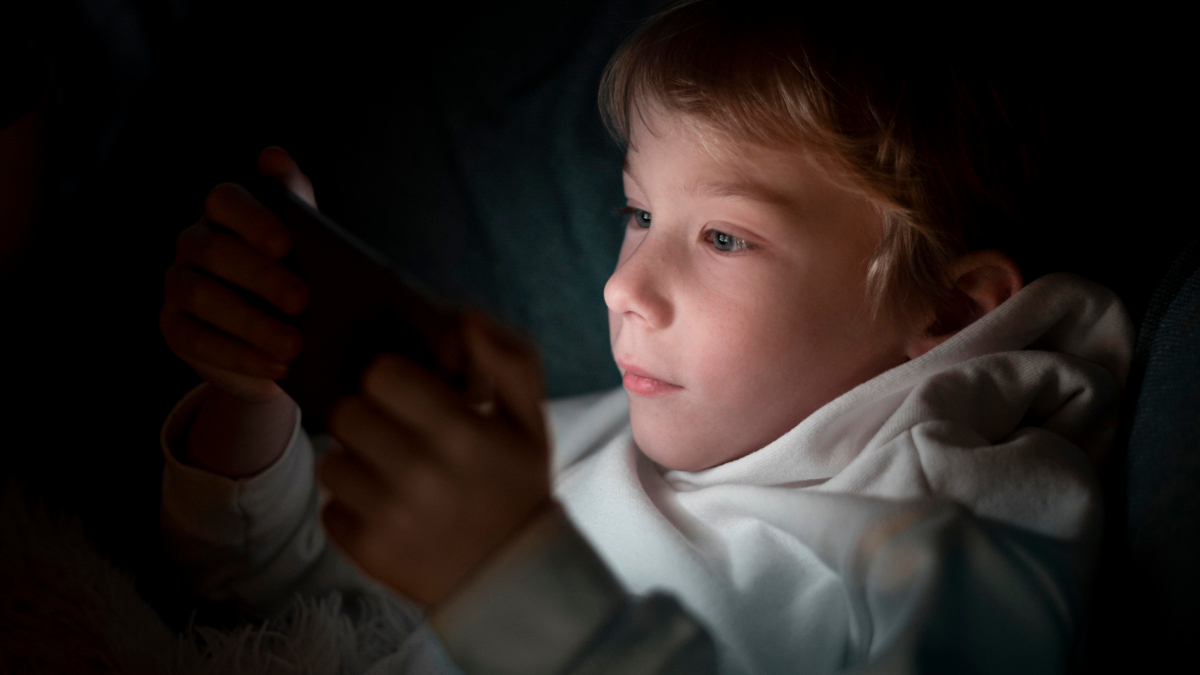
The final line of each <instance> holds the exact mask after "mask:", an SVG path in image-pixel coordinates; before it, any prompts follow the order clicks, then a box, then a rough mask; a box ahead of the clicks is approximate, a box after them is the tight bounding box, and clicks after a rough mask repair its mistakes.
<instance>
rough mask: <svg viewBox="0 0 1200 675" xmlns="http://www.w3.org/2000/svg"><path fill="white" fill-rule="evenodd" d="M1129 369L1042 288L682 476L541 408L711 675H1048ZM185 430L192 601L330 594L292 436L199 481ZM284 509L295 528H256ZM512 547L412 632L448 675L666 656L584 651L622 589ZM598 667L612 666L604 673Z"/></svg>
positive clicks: (672, 644)
mask: <svg viewBox="0 0 1200 675" xmlns="http://www.w3.org/2000/svg"><path fill="white" fill-rule="evenodd" d="M1131 346H1132V327H1131V324H1130V321H1129V319H1128V316H1127V315H1126V313H1125V310H1124V308H1123V307H1122V305H1121V303H1120V301H1119V300H1118V298H1117V297H1116V296H1115V295H1114V294H1113V293H1112V292H1111V291H1109V290H1107V289H1105V288H1103V287H1101V286H1099V285H1097V284H1094V283H1091V282H1088V281H1086V280H1083V279H1080V278H1079V277H1074V276H1071V275H1066V274H1055V275H1048V276H1046V277H1043V278H1041V279H1038V280H1037V281H1035V282H1033V283H1031V284H1030V285H1029V286H1028V287H1026V288H1025V289H1023V290H1022V291H1020V292H1019V293H1017V294H1016V295H1014V296H1013V297H1012V298H1010V299H1009V300H1007V301H1006V302H1004V303H1003V304H1002V305H1000V306H999V307H998V308H997V309H996V310H994V311H992V312H991V313H989V314H987V315H985V316H984V317H982V318H981V319H980V320H978V321H976V322H975V323H974V324H972V325H970V326H968V327H967V328H966V329H964V330H963V331H961V332H960V333H959V334H957V335H956V336H954V337H953V338H951V339H949V340H947V341H946V342H945V343H943V344H941V345H940V346H938V347H937V348H935V349H933V350H931V351H930V352H928V353H927V354H925V355H923V356H921V357H920V358H917V359H914V360H912V361H909V362H907V363H905V364H903V365H901V366H899V367H896V368H893V369H892V370H889V371H887V372H885V373H883V374H881V375H879V376H877V377H875V378H873V379H872V380H870V381H868V382H865V383H863V384H862V385H860V386H858V387H856V388H854V389H853V390H851V391H849V392H847V393H846V394H843V395H842V396H840V397H838V398H837V399H835V400H834V401H831V402H830V403H828V404H827V405H825V406H824V407H822V408H821V409H820V410H818V411H817V412H815V413H814V414H813V415H811V416H810V417H808V418H807V419H805V420H804V421H803V422H801V423H800V424H799V425H798V426H796V427H795V428H793V429H792V430H791V431H789V432H787V433H786V434H784V435H783V436H781V437H780V438H778V439H776V440H775V441H774V442H772V443H771V444H769V445H767V446H766V447H764V448H762V449H760V450H758V451H756V452H753V453H751V454H749V455H747V456H745V457H742V458H740V459H737V460H734V461H731V462H728V463H726V464H723V465H720V466H717V467H714V468H712V469H708V470H705V471H700V472H682V471H666V470H664V469H662V468H661V467H659V466H657V465H655V464H654V463H653V462H652V461H651V460H649V459H648V458H647V457H646V456H645V455H643V454H642V453H641V452H640V451H638V449H637V447H636V445H635V444H634V442H633V439H632V433H631V430H630V427H629V411H628V404H627V400H626V398H625V394H624V391H623V390H618V391H614V392H611V393H606V394H601V395H593V396H587V397H580V398H575V399H567V400H562V401H555V402H552V403H550V404H549V406H548V412H549V418H550V424H551V427H552V431H553V438H554V443H555V446H554V451H555V474H556V478H555V483H554V492H555V495H556V497H557V498H558V500H559V502H560V503H561V504H562V506H563V509H564V510H565V512H566V514H568V516H569V519H570V521H571V522H572V523H574V526H575V527H577V528H578V531H579V532H581V533H582V534H583V537H584V538H585V539H586V540H587V542H589V543H590V544H591V547H593V548H594V550H595V551H596V552H597V553H598V554H599V557H600V559H602V560H603V561H604V562H605V563H606V564H607V566H608V568H610V569H611V570H612V572H613V573H614V574H615V576H616V578H617V579H618V580H619V581H620V583H621V585H622V586H623V587H624V588H625V589H626V590H627V591H629V592H632V593H637V594H643V593H647V592H649V591H651V590H665V591H667V592H669V593H670V594H672V595H674V596H675V597H676V598H677V599H678V600H679V601H680V602H681V603H682V604H683V606H684V607H685V608H686V609H687V610H688V612H689V613H690V614H691V615H692V616H694V617H695V618H696V619H698V620H699V621H700V622H702V623H703V624H704V625H706V626H707V627H708V629H709V631H710V633H711V635H712V637H713V640H714V641H715V643H716V645H717V652H718V655H719V665H720V670H721V672H728V673H792V672H805V673H810V672H811V673H827V672H837V671H840V670H843V669H846V668H854V667H861V668H865V669H868V670H871V671H872V672H934V671H945V672H953V671H955V670H956V669H957V668H958V667H959V666H961V667H963V668H968V669H974V670H989V671H994V672H1018V671H1020V672H1061V671H1062V670H1063V668H1064V666H1065V665H1066V663H1067V662H1068V661H1069V658H1070V656H1071V654H1070V650H1071V649H1072V647H1073V645H1074V643H1075V640H1076V639H1077V637H1078V628H1079V621H1080V617H1081V616H1082V614H1083V611H1084V601H1085V598H1086V591H1087V589H1088V582H1089V575H1090V571H1091V567H1092V564H1093V561H1094V556H1095V552H1096V544H1097V543H1098V541H1097V538H1098V534H1099V530H1100V519H1101V508H1100V496H1099V488H1098V484H1097V480H1096V464H1097V463H1098V462H1099V461H1101V459H1102V456H1103V453H1104V451H1105V450H1106V449H1107V447H1108V446H1109V444H1110V443H1111V439H1112V433H1113V431H1114V429H1115V416H1116V403H1117V399H1118V395H1119V392H1120V390H1121V387H1122V385H1123V383H1124V378H1125V375H1126V372H1127V370H1128V364H1129V357H1130V352H1131ZM185 403H186V401H185ZM189 408H194V403H193V404H191V405H184V404H181V406H180V407H179V408H177V410H176V412H175V413H173V414H172V419H171V420H168V423H167V425H166V427H165V428H164V440H165V444H164V445H165V448H166V449H167V452H166V454H167V458H168V465H167V468H166V470H165V475H164V507H163V508H164V524H165V527H166V532H167V534H168V540H169V541H173V542H176V545H175V550H176V551H187V550H190V551H192V552H193V553H194V552H195V551H197V550H199V549H197V547H196V546H195V545H192V544H188V543H187V542H189V541H190V540H195V539H203V540H205V541H207V542H209V544H210V545H209V546H207V547H206V548H205V549H204V550H208V551H210V553H209V554H207V555H205V556H203V559H202V560H199V559H196V557H195V556H194V555H192V554H181V555H180V558H181V564H183V565H184V566H185V568H189V569H190V570H191V573H192V574H193V578H194V579H196V585H197V587H198V588H200V589H201V590H202V591H203V592H205V593H207V594H209V595H211V596H213V597H221V596H230V595H233V596H237V597H239V598H241V599H242V600H243V601H244V602H247V603H250V604H256V605H258V606H271V605H273V604H277V603H278V601H279V600H280V598H279V597H274V596H279V595H280V594H281V593H284V592H292V591H300V592H320V591H321V590H324V589H327V588H330V587H338V585H339V583H341V584H342V585H346V584H345V583H344V582H337V581H336V580H335V581H328V580H329V579H336V578H347V577H345V575H344V574H342V575H332V576H330V575H328V574H322V573H320V572H318V571H314V568H317V567H322V566H326V567H328V566H329V562H328V561H329V560H330V559H331V558H335V557H336V556H333V555H331V553H330V551H329V550H327V549H329V547H328V545H327V544H326V543H325V542H324V538H323V537H321V536H320V533H319V528H318V526H317V525H316V524H315V523H316V511H315V499H312V498H310V497H309V496H308V495H309V494H311V492H312V491H313V490H314V488H313V486H312V480H311V466H312V459H311V446H310V445H309V443H308V442H307V439H306V438H304V436H303V432H302V431H300V430H299V429H297V433H296V434H295V435H294V437H293V441H292V443H291V445H290V446H289V449H288V451H287V452H285V454H284V457H282V458H281V459H280V460H279V462H277V463H276V465H274V466H272V467H270V468H269V469H267V470H266V471H265V472H264V473H263V474H260V475H259V476H256V477H254V478H251V479H243V480H242V481H225V483H221V481H220V480H215V478H216V477H213V476H212V475H211V474H203V472H199V471H197V470H195V469H192V468H189V467H185V466H183V465H181V464H179V463H178V462H176V461H174V459H173V457H172V453H171V452H170V450H169V446H170V445H171V444H172V443H173V441H172V440H171V439H172V438H179V437H180V430H181V423H182V420H183V419H184V418H186V416H187V412H188V410H187V409H189ZM172 420H176V421H175V422H174V423H173V422H172ZM172 429H174V431H171V430H172ZM305 453H308V454H307V455H306V454H305ZM288 467H290V468H288ZM201 474H203V475H201ZM272 474H274V475H276V476H277V477H276V478H274V479H272V478H271V475H272ZM302 476H306V478H302ZM221 480H224V479H221ZM297 481H299V482H297ZM222 485H223V487H221V486H222ZM189 486H190V487H189ZM214 491H217V492H221V491H224V492H222V493H221V495H217V493H216V492H214ZM281 504H291V506H289V507H287V508H288V509H290V512H291V513H292V514H293V515H288V516H286V517H285V516H283V515H280V514H279V513H278V511H277V508H272V507H278V505H281ZM222 505H224V506H222ZM255 508H258V509H262V513H261V514H258V515H255V514H254V512H253V511H254V509H255ZM222 509H224V510H223V511H222ZM230 509H233V510H235V511H236V512H237V515H236V517H231V515H230V514H231V511H230ZM185 514H186V515H185ZM548 518H550V519H553V518H555V516H553V515H551V516H548ZM559 518H561V517H560V516H559ZM239 519H240V520H239ZM543 520H545V519H543ZM234 521H238V522H241V523H242V524H241V525H238V526H237V527H238V528H239V529H240V531H241V533H242V534H237V535H235V534H233V533H230V534H229V536H228V543H227V545H226V546H224V547H217V548H218V549H219V548H224V549H226V550H227V553H223V554H222V553H219V552H218V553H213V551H217V549H214V548H213V547H212V546H211V540H212V539H213V537H214V536H216V537H217V538H220V536H219V534H218V533H219V532H220V531H223V530H229V529H230V528H231V527H232V526H231V525H225V526H218V525H217V524H218V523H221V522H224V523H232V522H234ZM266 523H277V525H274V526H267V525H266ZM289 523H290V524H289ZM296 523H301V525H297V524H296ZM531 530H534V532H533V533H529V532H527V533H526V534H525V535H523V536H521V537H518V539H517V540H516V541H514V543H513V544H512V545H511V546H510V549H509V551H507V552H506V553H503V554H502V555H501V556H499V557H498V559H497V562H495V563H494V564H493V565H492V566H491V568H490V569H488V570H485V571H484V573H482V574H481V575H479V577H478V578H476V579H475V580H474V581H473V582H472V583H470V584H468V585H467V586H466V587H465V588H464V589H463V590H462V591H461V592H460V593H459V594H458V595H457V596H456V598H455V599H453V600H452V601H451V602H449V603H447V604H446V606H445V607H443V608H441V609H439V612H438V615H437V616H435V617H433V622H434V625H435V626H436V627H437V628H438V633H439V635H440V636H441V638H442V639H443V640H444V641H445V643H446V645H447V647H448V648H449V651H450V653H451V654H452V655H453V656H454V657H455V658H456V660H458V662H459V663H460V665H463V666H464V669H467V670H469V671H471V670H475V671H479V672H485V671H486V672H534V671H535V670H536V671H537V672H560V671H561V670H562V668H568V664H570V663H574V664H576V665H575V667H570V668H569V669H571V672H575V670H578V668H579V667H580V666H581V664H583V665H586V664H587V663H589V662H596V663H598V662H600V661H596V660H595V659H592V660H591V661H589V658H590V657H589V656H588V654H591V656H595V657H596V658H597V659H598V658H601V657H603V661H604V662H608V663H616V662H621V663H626V664H629V665H628V668H633V665H632V664H634V663H639V664H642V663H648V661H646V659H645V658H642V656H638V654H642V655H643V656H644V655H645V654H650V653H653V652H654V648H655V644H656V642H655V641H656V640H657V641H658V643H660V644H661V646H662V649H663V650H665V651H669V650H671V649H680V648H681V647H680V646H679V645H680V644H683V643H687V640H683V642H681V641H680V640H681V638H680V637H679V631H681V630H682V631H684V632H686V626H685V624H686V621H683V622H680V621H675V622H674V623H673V624H672V625H674V626H675V627H676V630H675V635H674V637H671V635H670V633H671V631H669V630H666V631H659V632H658V633H657V634H655V633H654V632H653V631H649V632H646V631H643V633H642V638H641V639H640V644H637V645H634V646H629V645H628V644H626V643H622V642H620V641H617V642H614V641H613V640H611V639H609V640H608V641H607V642H606V641H605V640H603V639H599V638H596V637H595V636H597V635H601V634H609V635H611V634H613V632H614V629H613V627H612V625H613V622H614V621H617V622H618V623H619V622H620V621H622V620H624V621H627V622H628V621H633V620H634V619H629V618H628V615H629V614H628V612H626V613H625V614H624V615H621V614H620V612H619V610H618V609H617V607H618V606H619V605H620V604H621V601H619V600H618V599H617V598H616V597H615V596H617V595H620V590H619V588H618V587H617V586H615V585H614V584H612V582H611V579H610V578H608V577H607V573H606V572H605V571H604V570H603V568H602V567H601V566H599V565H596V564H594V563H593V562H590V561H589V559H591V558H593V556H592V554H591V552H590V551H589V550H588V549H587V547H586V546H584V545H582V544H578V545H571V544H570V542H571V541H574V540H577V539H578V535H576V534H574V532H573V531H572V530H571V528H570V527H569V526H568V525H565V524H564V523H559V524H558V525H546V524H545V523H542V524H540V525H535V526H533V527H532V528H531ZM256 538H257V539H256ZM235 539H236V541H234V540H235ZM556 542H557V543H556ZM563 542H567V543H566V544H563ZM255 551H259V554H258V557H257V558H255V562H254V564H253V565H250V564H247V563H246V562H244V561H246V560H249V559H251V558H253V557H254V552H255ZM267 551H269V552H270V553H263V552H267ZM235 552H236V554H235ZM188 556H191V557H190V558H189V557H188ZM239 556H240V557H239ZM239 561H242V562H239ZM342 567H343V568H344V567H345V565H344V563H343V564H342ZM256 570H257V571H256ZM322 578H324V579H326V581H324V582H321V583H317V582H315V581H311V580H316V579H322ZM297 579H303V580H309V581H305V582H303V583H299V584H297V583H296V582H295V580H297ZM547 579H551V580H550V581H547ZM310 587H311V588H310ZM618 616H625V617H626V618H625V619H620V618H616V619H614V617H618ZM667 623H671V622H669V621H668V622H667ZM514 626H518V627H520V630H515V629H514V628H513V627H514ZM680 626H684V627H683V628H680ZM616 632H617V633H620V631H616ZM635 632H636V631H635ZM655 635H657V637H655ZM597 640H598V641H597ZM626 642H628V640H626ZM693 642H694V641H693ZM555 643H557V644H559V645H566V646H565V647H563V648H561V649H558V648H555V647H554V644H555ZM688 644H692V643H688ZM539 645H540V646H539ZM622 645H624V646H622ZM683 648H684V649H686V648H687V647H686V646H685V647H683ZM621 649H625V650H626V652H628V654H627V656H628V658H626V660H625V661H621V659H620V658H617V659H616V660H615V661H614V660H613V659H614V657H613V656H612V655H611V652H613V651H614V650H615V651H617V652H619V651H620V650H621ZM531 650H533V651H534V652H536V653H538V654H541V655H542V656H541V658H533V659H532V660H531V659H530V657H529V652H530V651H531ZM605 650H607V651H608V652H610V654H609V655H608V656H603V654H600V655H597V654H596V652H598V651H599V652H604V651H605ZM638 650H640V651H638ZM634 652H637V654H634ZM581 655H582V656H581ZM639 658H640V659H641V660H640V661H639V660H638V659H639ZM930 659H934V661H930ZM556 660H557V661H556ZM650 660H651V661H652V660H653V659H650ZM951 660H956V661H965V662H969V664H968V663H965V662H960V663H958V664H957V665H956V664H955V663H953V662H951ZM625 667H626V666H622V667H621V668H618V669H617V670H614V671H612V672H618V671H619V672H627V671H626V670H622V668H625ZM639 667H640V666H639ZM556 669H557V670H556ZM581 672H582V671H581ZM646 672H657V671H654V670H653V667H652V666H646Z"/></svg>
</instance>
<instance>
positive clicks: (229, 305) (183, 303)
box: [166, 265, 304, 362]
mask: <svg viewBox="0 0 1200 675" xmlns="http://www.w3.org/2000/svg"><path fill="white" fill-rule="evenodd" d="M166 287H167V294H168V296H169V302H171V303H172V304H174V305H176V306H177V307H178V308H179V309H181V310H182V311H184V312H187V313H188V314H191V315H192V316H194V317H195V318H197V319H199V320H201V321H203V322H204V323H207V324H209V325H211V326H213V327H215V328H217V329H218V330H221V331H223V332H225V333H227V334H229V335H230V336H232V337H234V338H237V339H239V340H241V341H243V342H245V343H247V344H249V345H250V346H252V347H256V348H258V349H259V350H261V351H263V352H265V353H266V354H267V355H269V356H270V357H272V358H273V359H274V360H276V361H281V362H287V361H291V360H292V359H294V358H296V356H297V355H298V354H299V353H300V348H301V346H302V345H303V343H304V338H303V336H302V335H301V333H300V331H299V330H297V329H296V328H295V327H294V326H289V325H287V324H285V323H283V322H282V321H279V320H277V319H274V318H272V317H271V316H269V315H268V314H267V313H266V312H264V311H262V310H261V309H258V308H257V307H254V306H253V305H251V304H250V303H249V302H247V301H246V300H245V299H244V298H241V297H239V296H238V294H237V293H234V292H233V291H232V290H230V289H229V288H227V287H225V286H224V285H223V284H221V282H219V281H217V280H216V279H213V278H212V277H210V276H208V275H207V274H205V273H204V272H202V271H200V270H197V269H195V268H192V267H186V266H182V265H180V266H173V267H172V268H171V269H170V270H168V271H167V279H166Z"/></svg>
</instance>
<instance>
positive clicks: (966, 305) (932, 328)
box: [906, 249, 1025, 359]
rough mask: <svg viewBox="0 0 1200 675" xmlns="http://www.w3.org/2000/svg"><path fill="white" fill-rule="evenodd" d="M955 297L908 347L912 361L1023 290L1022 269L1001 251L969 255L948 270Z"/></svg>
mask: <svg viewBox="0 0 1200 675" xmlns="http://www.w3.org/2000/svg"><path fill="white" fill-rule="evenodd" d="M950 278H951V279H953V284H954V293H953V298H952V300H951V302H948V303H946V304H945V306H943V307H941V308H938V309H937V310H936V311H935V312H934V316H933V321H931V322H930V323H929V325H928V326H926V327H925V329H924V330H923V331H922V332H921V333H920V334H919V335H917V336H915V337H914V338H913V341H912V342H911V343H910V344H909V346H908V351H907V352H906V354H907V356H908V358H910V359H915V358H917V357H918V356H921V355H922V354H924V353H925V352H927V351H929V350H930V349H933V348H934V347H936V346H938V345H940V344H942V343H943V342H945V341H946V340H948V339H950V338H951V337H952V336H953V335H955V334H956V333H958V331H960V330H962V329H964V328H966V327H967V326H969V325H971V324H972V323H975V321H976V320H978V319H979V317H981V316H983V315H984V314H987V313H988V312H990V311H992V310H993V309H996V308H997V307H999V306H1000V303H1002V302H1004V301H1005V300H1007V299H1009V298H1011V297H1012V296H1013V295H1014V294H1015V293H1016V292H1017V291H1019V290H1021V289H1022V288H1023V287H1024V286H1025V282H1024V280H1023V279H1022V278H1021V268H1020V267H1018V266H1017V263H1016V262H1014V261H1013V259H1012V258H1010V257H1008V256H1007V255H1005V254H1004V253H1001V252H1000V251H996V250H992V249H988V250H983V251H972V252H970V253H968V254H966V255H964V256H962V257H961V258H959V259H958V260H957V261H955V263H954V266H953V267H952V268H951V270H950Z"/></svg>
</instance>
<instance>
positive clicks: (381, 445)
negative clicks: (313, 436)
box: [329, 396, 429, 488]
mask: <svg viewBox="0 0 1200 675" xmlns="http://www.w3.org/2000/svg"><path fill="white" fill-rule="evenodd" d="M329 431H330V433H331V434H332V435H333V436H334V437H335V438H337V439H338V440H339V441H341V443H342V445H343V446H344V447H345V448H346V450H347V451H349V452H353V453H354V454H356V455H358V456H359V457H360V458H361V459H362V460H363V461H364V462H366V463H368V464H369V465H371V466H372V467H374V468H375V469H376V470H377V471H378V475H379V476H380V477H381V479H382V480H384V481H385V482H386V483H388V484H389V485H392V486H394V487H398V488H399V487H402V484H403V482H404V477H405V476H408V475H411V474H413V473H414V472H417V471H420V470H422V469H425V468H427V467H426V465H427V464H428V463H429V453H428V452H427V451H424V450H423V448H424V447H425V446H426V442H425V441H424V439H422V438H421V437H420V436H418V435H416V434H414V433H412V432H411V431H409V430H407V429H405V428H403V427H402V426H401V425H398V424H396V422H395V421H394V420H392V419H391V418H389V417H388V415H387V414H386V413H385V412H383V411H381V410H380V409H379V408H378V407H376V406H375V405H374V404H373V403H371V402H369V401H368V400H367V399H366V398H365V397H362V396H351V397H348V398H346V399H343V400H342V401H341V402H339V403H338V404H337V405H336V406H334V409H333V411H332V412H331V413H330V415H329Z"/></svg>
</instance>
